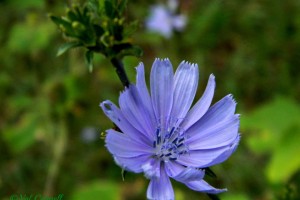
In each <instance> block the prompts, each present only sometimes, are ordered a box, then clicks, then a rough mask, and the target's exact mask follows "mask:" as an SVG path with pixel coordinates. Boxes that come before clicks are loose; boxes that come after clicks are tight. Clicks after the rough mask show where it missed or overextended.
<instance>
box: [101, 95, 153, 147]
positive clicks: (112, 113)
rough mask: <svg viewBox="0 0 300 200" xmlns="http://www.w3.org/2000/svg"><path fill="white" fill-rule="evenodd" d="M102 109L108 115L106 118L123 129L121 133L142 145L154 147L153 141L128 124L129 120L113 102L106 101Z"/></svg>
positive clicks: (102, 104)
mask: <svg viewBox="0 0 300 200" xmlns="http://www.w3.org/2000/svg"><path fill="white" fill-rule="evenodd" d="M100 107H101V108H102V110H103V112H104V113H105V114H106V116H107V117H108V118H109V119H110V120H111V121H113V122H114V123H115V124H116V125H117V126H118V128H120V129H121V131H122V132H123V133H124V134H126V135H128V136H129V137H130V138H131V139H132V140H135V141H137V142H140V143H142V144H146V145H150V146H151V145H152V141H151V140H149V138H148V137H146V136H145V135H144V134H143V133H141V132H140V131H138V130H137V129H136V128H134V127H133V126H132V125H131V123H129V122H128V120H127V119H126V118H125V116H124V115H123V113H122V112H121V111H120V109H119V108H117V107H116V106H115V104H113V103H112V102H111V101H108V100H107V101H104V102H102V103H101V104H100Z"/></svg>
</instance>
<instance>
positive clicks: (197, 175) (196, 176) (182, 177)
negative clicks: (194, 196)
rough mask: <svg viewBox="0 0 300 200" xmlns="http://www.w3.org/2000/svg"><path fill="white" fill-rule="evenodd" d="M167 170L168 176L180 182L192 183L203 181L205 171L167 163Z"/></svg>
mask: <svg viewBox="0 0 300 200" xmlns="http://www.w3.org/2000/svg"><path fill="white" fill-rule="evenodd" d="M165 170H166V172H167V174H168V176H170V177H172V178H174V179H175V180H177V181H179V182H183V183H186V182H190V181H196V180H201V179H203V177H204V175H205V171H204V170H201V169H196V168H192V167H184V166H183V165H180V164H178V163H176V162H167V163H165Z"/></svg>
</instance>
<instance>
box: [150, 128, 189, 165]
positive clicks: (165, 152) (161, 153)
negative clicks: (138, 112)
mask: <svg viewBox="0 0 300 200" xmlns="http://www.w3.org/2000/svg"><path fill="white" fill-rule="evenodd" d="M184 142H185V137H184V131H182V130H181V129H180V128H179V127H176V126H174V127H172V128H168V129H166V128H161V127H158V128H157V129H156V140H155V141H154V142H153V147H154V148H155V157H157V158H158V159H160V160H162V161H165V162H167V161H169V160H176V159H177V158H178V157H179V156H180V155H181V154H185V153H187V152H188V148H187V146H186V145H185V144H184Z"/></svg>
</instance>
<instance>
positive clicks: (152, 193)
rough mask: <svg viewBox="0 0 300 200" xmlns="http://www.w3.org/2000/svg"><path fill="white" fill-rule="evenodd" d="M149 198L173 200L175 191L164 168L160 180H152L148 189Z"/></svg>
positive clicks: (161, 170) (161, 169)
mask: <svg viewBox="0 0 300 200" xmlns="http://www.w3.org/2000/svg"><path fill="white" fill-rule="evenodd" d="M147 198H148V199H151V200H152V199H153V200H173V199H174V190H173V187H172V184H171V181H170V178H169V177H168V176H167V174H166V172H165V170H164V168H163V166H161V168H160V176H159V178H152V179H151V180H150V184H149V186H148V189H147Z"/></svg>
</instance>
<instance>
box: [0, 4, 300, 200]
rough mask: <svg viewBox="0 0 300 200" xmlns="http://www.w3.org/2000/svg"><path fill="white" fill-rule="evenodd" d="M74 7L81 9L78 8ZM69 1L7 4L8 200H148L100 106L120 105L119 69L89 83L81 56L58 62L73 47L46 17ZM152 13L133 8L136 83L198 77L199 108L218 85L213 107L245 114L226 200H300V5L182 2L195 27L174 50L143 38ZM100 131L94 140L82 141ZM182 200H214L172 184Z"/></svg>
mask: <svg viewBox="0 0 300 200" xmlns="http://www.w3.org/2000/svg"><path fill="white" fill-rule="evenodd" d="M74 2H76V1H74ZM71 3H72V2H71V1H59V0H26V1H19V0H2V1H0V26H1V28H0V69H1V73H0V102H1V109H0V153H1V157H0V198H1V199H9V198H10V196H11V195H12V194H17V195H20V194H22V195H28V196H30V194H32V195H36V194H42V195H44V196H51V197H54V196H58V195H59V194H63V195H64V198H65V199H124V200H129V199H145V192H146V188H147V184H148V180H146V179H145V178H144V177H143V175H141V174H139V175H136V174H132V173H128V174H127V175H126V179H125V181H124V182H123V181H122V177H121V169H120V168H119V167H118V166H116V165H115V163H114V161H113V159H112V157H111V155H110V154H109V153H108V152H107V150H106V149H105V146H104V141H103V138H102V137H101V133H102V132H104V131H105V130H106V129H108V128H110V127H111V126H112V124H111V122H110V121H109V120H108V119H107V118H106V117H105V116H104V114H103V113H102V111H101V110H100V108H99V106H98V105H99V102H101V101H103V100H106V99H110V100H112V101H114V102H117V99H118V95H119V92H120V91H121V90H122V89H123V87H122V85H121V83H120V82H119V80H118V77H117V75H116V74H115V72H114V69H113V67H112V66H111V64H110V62H109V61H108V60H106V59H105V58H104V57H103V56H101V55H96V54H95V55H94V69H93V72H92V73H89V70H88V68H87V67H86V64H85V63H84V52H83V50H82V49H80V48H78V49H74V50H71V51H69V52H68V53H66V54H64V55H62V56H61V57H56V53H57V49H58V47H59V46H60V45H61V44H62V43H64V42H65V39H62V38H61V35H60V33H59V31H58V29H57V27H56V26H55V24H54V23H52V22H51V21H50V19H49V18H48V13H54V14H58V15H63V14H64V11H65V9H66V8H67V6H70V5H71ZM153 3H155V1H153V0H152V1H147V2H146V1H138V0H132V1H129V3H128V6H127V8H126V11H125V13H126V17H127V18H128V19H132V20H135V19H138V20H140V21H139V23H140V24H139V28H138V30H137V32H136V33H135V34H134V36H133V38H132V40H133V43H134V44H137V45H139V46H140V47H141V48H142V49H143V50H144V55H143V56H142V57H141V58H135V57H125V59H124V65H125V68H126V71H127V73H128V76H129V78H130V80H131V81H134V80H135V67H136V66H137V64H138V63H139V62H140V61H142V62H144V64H145V67H146V73H147V77H149V76H148V75H149V72H150V68H151V64H152V62H153V61H154V58H155V57H160V58H165V57H169V58H170V60H171V61H172V63H173V66H174V68H175V67H176V66H177V65H178V64H179V63H180V62H181V61H182V60H187V61H190V62H194V63H198V64H199V66H200V85H199V89H198V93H197V98H199V97H200V96H201V94H202V92H203V90H204V88H205V85H206V81H207V79H208V76H209V74H210V73H214V74H215V76H216V81H217V88H216V94H215V98H214V101H217V100H219V99H220V98H222V97H223V96H225V95H226V94H228V93H232V94H233V95H234V97H235V98H236V101H237V102H238V108H237V112H238V113H241V114H242V115H241V134H242V139H241V144H240V146H239V148H238V150H237V151H236V153H235V154H234V155H233V156H232V157H231V158H230V159H229V160H228V161H226V162H225V163H223V164H220V165H218V166H215V167H213V168H212V169H213V170H214V171H215V173H216V174H217V175H218V178H217V179H212V178H209V177H208V178H207V180H208V181H209V182H210V183H212V184H213V185H214V186H216V187H227V188H228V189H229V192H227V193H225V194H222V195H220V198H221V199H225V200H227V199H228V200H229V199H231V200H248V199H257V200H258V199H259V200H269V199H300V194H299V191H300V170H299V169H300V159H299V158H300V157H299V155H298V154H299V152H300V145H299V142H300V105H299V102H300V2H299V1H298V0H287V1H280V0H275V1H271V0H246V1H244V0H235V1H234V0H228V1H216V0H213V1H204V0H190V1H182V2H181V4H180V11H181V12H183V13H185V14H186V15H187V16H188V24H187V27H186V28H185V30H184V31H183V32H181V33H175V34H174V35H173V37H172V38H171V39H164V38H163V37H161V36H160V35H157V34H154V33H149V32H147V31H146V30H145V27H144V24H143V22H144V19H145V18H146V17H147V15H148V14H149V8H150V6H151V5H153ZM87 127H93V128H94V129H95V130H96V132H97V138H96V140H95V141H92V142H85V141H84V140H83V139H82V132H83V130H84V128H87ZM173 185H174V188H175V193H176V197H177V199H179V200H180V199H207V198H208V197H207V196H206V195H205V194H200V193H197V192H194V191H190V190H189V189H187V188H186V187H185V186H183V185H182V184H179V183H175V182H174V183H173Z"/></svg>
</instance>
